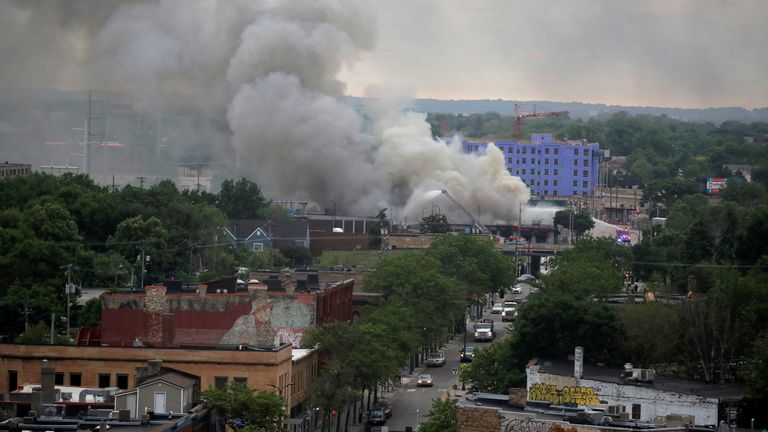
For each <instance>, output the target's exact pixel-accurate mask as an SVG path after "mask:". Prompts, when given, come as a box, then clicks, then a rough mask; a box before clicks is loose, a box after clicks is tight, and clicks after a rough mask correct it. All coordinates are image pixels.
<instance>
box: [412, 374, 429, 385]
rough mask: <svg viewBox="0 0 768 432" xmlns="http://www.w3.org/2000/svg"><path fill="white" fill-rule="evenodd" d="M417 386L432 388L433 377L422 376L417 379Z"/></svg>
mask: <svg viewBox="0 0 768 432" xmlns="http://www.w3.org/2000/svg"><path fill="white" fill-rule="evenodd" d="M416 386H418V387H432V375H430V374H421V375H419V377H418V378H417V379H416Z"/></svg>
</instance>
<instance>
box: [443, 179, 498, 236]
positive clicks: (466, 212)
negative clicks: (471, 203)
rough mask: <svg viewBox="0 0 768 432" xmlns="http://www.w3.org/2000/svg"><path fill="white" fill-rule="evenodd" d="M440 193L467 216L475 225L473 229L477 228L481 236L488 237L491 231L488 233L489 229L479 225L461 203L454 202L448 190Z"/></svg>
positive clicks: (454, 199)
mask: <svg viewBox="0 0 768 432" xmlns="http://www.w3.org/2000/svg"><path fill="white" fill-rule="evenodd" d="M440 192H442V193H443V195H445V196H446V197H448V199H449V200H451V202H452V203H454V204H456V207H458V208H460V209H461V210H462V211H463V212H464V214H466V215H467V216H469V219H470V220H471V221H472V224H474V225H475V228H477V230H478V231H479V232H480V233H481V234H487V235H490V234H491V231H490V230H489V229H488V228H487V227H486V226H485V225H483V224H482V223H480V220H478V219H477V218H476V217H475V215H473V214H472V213H471V212H470V211H469V210H467V208H466V207H464V206H463V205H461V203H460V202H459V201H457V200H456V198H454V197H453V195H451V194H450V193H448V190H447V189H443V190H441V191H440Z"/></svg>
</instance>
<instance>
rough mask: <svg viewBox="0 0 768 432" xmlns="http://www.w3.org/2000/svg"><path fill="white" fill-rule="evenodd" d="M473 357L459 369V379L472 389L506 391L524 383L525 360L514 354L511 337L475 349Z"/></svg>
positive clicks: (492, 391)
mask: <svg viewBox="0 0 768 432" xmlns="http://www.w3.org/2000/svg"><path fill="white" fill-rule="evenodd" d="M474 353H475V357H474V359H473V360H472V363H471V364H470V365H469V367H468V368H467V369H463V370H462V371H461V379H462V380H465V381H466V383H467V384H469V386H470V388H471V389H472V391H481V392H489V393H506V392H507V390H508V389H509V388H510V387H516V386H521V385H523V386H524V385H525V380H526V376H525V364H526V363H527V361H528V360H527V359H526V360H522V361H521V360H520V359H519V358H518V357H516V356H515V352H514V349H513V343H512V339H511V338H505V339H502V340H499V341H497V342H494V343H493V344H491V345H489V346H487V347H485V348H483V349H477V350H475V352H474Z"/></svg>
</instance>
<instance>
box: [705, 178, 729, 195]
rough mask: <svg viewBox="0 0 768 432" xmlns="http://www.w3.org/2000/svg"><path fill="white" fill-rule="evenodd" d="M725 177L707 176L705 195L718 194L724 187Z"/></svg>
mask: <svg viewBox="0 0 768 432" xmlns="http://www.w3.org/2000/svg"><path fill="white" fill-rule="evenodd" d="M725 186H726V179H725V178H722V177H707V190H706V192H707V195H719V194H720V192H722V191H723V189H725Z"/></svg>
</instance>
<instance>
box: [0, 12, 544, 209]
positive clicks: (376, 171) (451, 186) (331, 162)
mask: <svg viewBox="0 0 768 432" xmlns="http://www.w3.org/2000/svg"><path fill="white" fill-rule="evenodd" d="M88 5H98V6H97V7H95V9H94V10H90V9H88V7H87V6H88ZM370 10H371V8H370V7H367V3H366V2H363V1H359V0H295V1H290V2H285V1H268V0H264V1H253V0H226V1H215V0H197V1H191V0H157V1H143V2H117V1H103V2H92V1H87V0H84V1H67V2H48V1H23V2H9V1H7V0H6V1H1V0H0V17H2V18H0V29H2V30H0V32H1V33H0V35H1V36H2V39H0V41H2V42H0V55H3V57H4V58H6V59H7V61H5V62H4V63H5V64H13V59H16V58H27V57H29V55H30V53H31V52H36V50H37V49H41V50H43V49H46V50H50V48H46V47H47V46H48V45H46V44H48V43H50V44H51V46H53V47H54V48H53V50H54V51H55V58H56V60H57V61H61V62H62V63H61V65H62V67H63V68H64V69H65V70H66V71H67V73H66V74H64V75H57V74H52V73H51V70H50V69H47V70H42V71H39V76H30V75H27V76H26V77H25V78H23V79H19V80H15V79H14V77H12V76H8V75H7V74H6V72H5V71H4V72H3V77H2V81H0V83H2V85H4V86H9V85H16V86H30V85H36V86H45V85H48V86H62V85H64V86H66V85H70V86H75V87H81V88H82V87H83V85H84V83H88V84H89V85H95V86H99V87H100V88H102V89H112V90H137V89H140V90H142V91H144V92H147V93H150V94H154V95H159V94H162V92H184V93H187V94H194V95H196V96H197V97H198V100H199V101H201V103H204V104H205V105H206V106H207V108H208V109H209V110H210V112H212V113H219V114H220V115H222V116H223V115H226V118H227V120H228V124H229V128H230V130H231V134H232V138H231V139H232V143H233V145H234V147H235V148H236V150H237V154H238V163H239V168H240V170H241V171H242V173H244V174H246V175H247V176H249V177H251V178H252V179H253V180H255V181H256V182H257V183H258V184H260V185H261V186H262V187H263V188H264V189H265V190H266V191H268V192H269V193H270V194H271V195H273V197H280V198H282V197H292V196H309V197H311V198H312V199H313V200H315V201H317V202H319V203H321V205H326V206H330V205H331V204H330V203H334V204H333V205H334V206H338V210H339V212H350V213H356V214H360V213H362V214H373V213H375V212H376V210H377V209H380V208H383V207H390V208H395V209H396V211H398V214H399V215H401V217H402V216H407V217H408V218H409V219H410V220H416V219H418V215H419V213H420V212H421V208H422V206H423V205H426V204H427V203H428V202H430V201H431V198H430V197H429V194H428V193H427V191H430V190H433V189H447V190H449V191H450V192H451V194H452V195H453V196H455V197H456V198H457V199H458V200H460V201H461V202H462V203H463V204H464V206H465V207H466V208H468V209H470V210H471V211H472V212H473V213H475V214H476V215H479V216H484V218H485V220H487V221H490V220H505V221H509V220H513V219H516V212H515V209H517V208H518V204H519V203H520V202H523V201H526V200H527V199H528V197H529V195H528V189H527V187H526V186H525V185H524V184H523V183H522V182H521V181H520V180H519V179H518V178H516V177H512V176H510V174H509V173H508V172H507V171H506V169H505V168H504V155H503V154H502V153H501V152H500V151H499V150H498V149H497V148H495V147H491V148H489V149H488V151H487V154H485V155H482V156H472V155H464V154H462V153H461V151H460V145H459V144H458V143H446V142H442V141H436V140H434V139H432V137H431V132H430V128H429V125H428V124H427V123H426V121H425V119H424V116H423V115H420V114H415V113H408V112H404V111H403V110H401V109H397V108H386V107H382V106H375V107H372V108H371V109H368V110H366V111H365V112H363V113H361V112H358V111H356V110H354V109H353V108H351V107H350V106H348V105H346V104H344V103H343V102H342V100H341V98H340V96H342V95H343V94H344V91H345V86H344V83H343V82H340V81H339V80H338V79H337V76H338V73H339V71H340V70H341V69H342V67H344V66H345V65H348V64H351V63H353V62H354V61H355V60H356V59H357V56H358V55H359V53H360V52H361V51H363V50H366V49H370V48H371V47H373V45H374V42H375V17H373V16H371V15H370V12H369V11H370ZM30 23H34V24H35V25H34V28H33V29H25V28H24V26H25V25H29V24H30ZM48 24H50V25H48ZM39 28H43V29H49V30H46V35H47V36H48V37H41V38H37V39H32V40H30V41H29V43H23V44H19V45H20V46H18V47H15V46H14V44H13V42H9V41H16V42H19V41H24V40H25V39H24V36H25V35H26V34H27V33H30V32H34V31H35V29H39ZM49 33H51V34H49ZM53 33H55V34H53ZM57 35H58V36H57ZM54 39H55V40H54ZM68 56H69V57H68ZM35 61H36V60H28V62H27V63H23V64H22V66H20V68H21V69H20V70H18V71H15V70H14V72H18V73H19V74H21V75H23V72H24V71H25V69H26V68H30V67H33V66H35V65H33V64H31V63H34V62H35ZM41 61H42V60H41ZM48 75H50V76H48ZM64 81H66V82H64ZM449 205H450V204H447V203H446V204H444V205H443V207H445V208H443V211H444V212H445V213H453V212H454V211H455V209H451V208H448V206H449Z"/></svg>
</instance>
